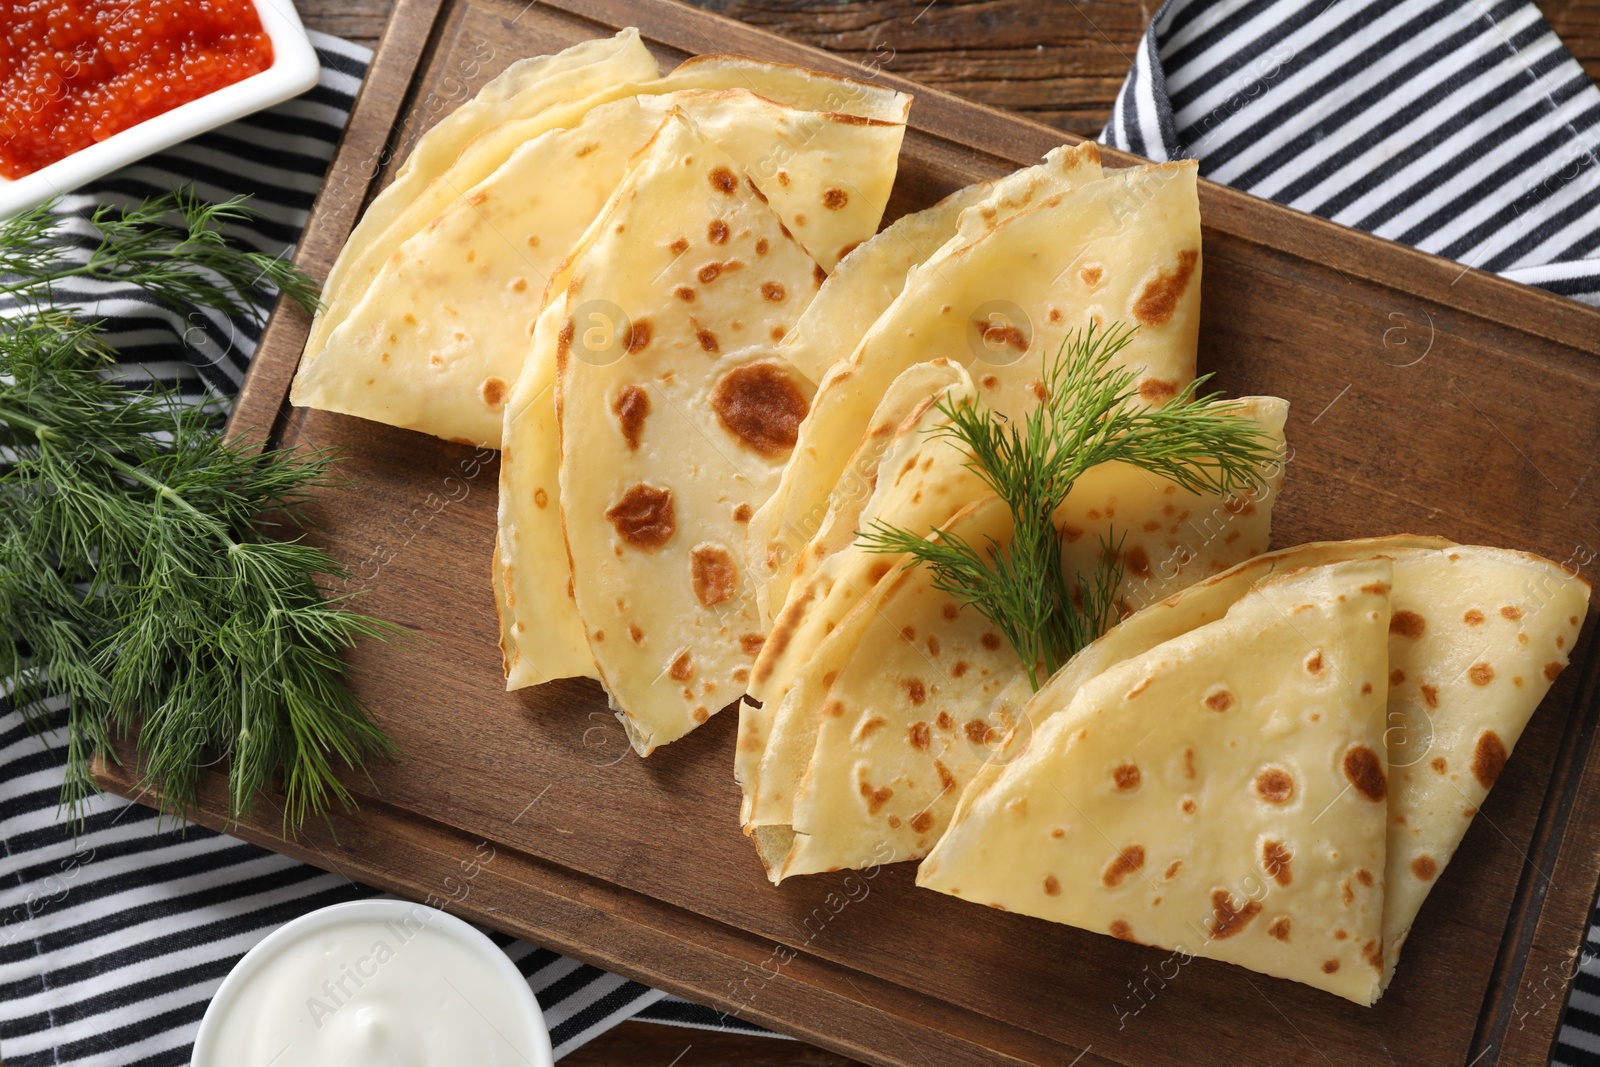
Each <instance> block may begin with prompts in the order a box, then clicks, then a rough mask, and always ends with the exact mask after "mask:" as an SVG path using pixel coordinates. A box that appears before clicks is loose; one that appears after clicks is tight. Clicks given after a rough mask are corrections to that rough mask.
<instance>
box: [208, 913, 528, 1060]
mask: <svg viewBox="0 0 1600 1067" xmlns="http://www.w3.org/2000/svg"><path fill="white" fill-rule="evenodd" d="M417 909H421V910H423V911H425V912H427V913H428V919H427V921H428V925H429V926H430V927H432V928H434V929H437V930H439V931H440V932H442V933H444V934H445V935H447V936H449V937H453V938H454V939H455V940H456V941H457V943H459V944H460V945H461V946H462V947H464V948H466V949H468V950H469V951H471V952H474V953H476V954H477V955H478V956H479V957H480V958H481V959H483V961H484V962H485V964H486V965H488V966H489V967H490V969H492V970H494V971H496V972H498V973H499V975H500V977H501V978H502V979H504V980H505V981H506V982H508V983H509V984H510V985H511V987H512V988H513V989H514V990H520V993H514V994H513V995H514V997H515V999H517V1000H519V1001H521V1004H522V1008H523V1010H524V1011H525V1013H526V1015H527V1022H528V1024H529V1026H530V1028H531V1030H532V1035H531V1036H532V1037H533V1039H534V1046H533V1049H532V1054H533V1059H532V1060H531V1061H530V1067H554V1063H555V1059H554V1057H553V1056H552V1054H551V1051H550V1030H549V1027H548V1026H546V1025H545V1021H544V1012H543V1011H541V1010H540V1008H539V1001H538V999H537V998H536V997H534V995H533V989H532V987H531V986H529V985H528V980H527V979H526V978H524V977H523V976H522V972H521V971H519V970H517V967H516V964H514V963H512V962H511V957H509V956H507V955H506V954H505V953H504V952H502V951H501V950H500V947H499V946H498V945H496V944H495V943H494V942H493V941H491V940H489V938H488V937H487V936H485V935H484V934H483V933H481V932H480V931H479V930H478V929H477V928H475V927H474V926H472V924H470V923H468V922H466V921H464V920H463V919H460V918H458V917H457V916H454V915H451V914H450V913H449V912H447V911H443V910H441V909H439V908H435V907H431V906H429V905H427V904H418V903H416V902H415V901H411V900H402V899H399V898H397V897H372V898H369V899H367V900H347V901H344V902H343V903H340V904H330V905H328V906H327V907H325V908H318V909H317V910H316V911H310V912H307V913H306V914H304V915H301V916H299V917H297V918H294V919H290V920H289V921H288V922H286V923H284V924H283V925H282V926H280V927H278V928H277V929H276V930H274V931H272V933H270V934H268V935H267V936H266V937H264V938H262V939H261V940H260V941H259V942H257V943H256V945H255V946H254V947H253V948H251V949H250V951H248V952H246V953H245V954H244V955H243V956H242V957H240V959H239V962H238V963H236V964H234V965H233V969H232V970H231V971H229V972H228V975H227V977H226V978H224V979H223V980H222V985H221V986H219V987H218V988H217V992H216V993H215V995H213V996H212V998H211V1003H209V1004H207V1005H206V1012H205V1015H204V1017H202V1018H201V1020H200V1032H199V1033H198V1034H196V1035H195V1040H194V1050H193V1052H192V1053H191V1054H190V1058H189V1062H190V1064H191V1065H192V1067H210V1065H211V1064H214V1063H216V1062H217V1061H216V1051H215V1050H214V1049H213V1048H212V1047H211V1043H212V1042H214V1041H215V1040H216V1035H217V1028H218V1027H220V1026H221V1023H220V1022H219V1021H218V1020H220V1018H221V1013H222V1012H224V1011H226V1010H227V1006H228V1004H229V1003H231V1002H232V999H233V998H236V997H237V996H238V995H239V990H240V989H241V988H242V987H243V986H244V984H245V982H246V981H248V980H249V979H250V977H251V976H252V975H254V974H255V973H256V972H257V971H258V970H260V969H261V968H262V967H264V966H265V965H266V961H267V960H268V959H269V957H271V956H272V955H273V954H275V953H276V952H277V951H278V949H280V948H281V947H283V946H284V945H286V944H289V943H290V942H292V941H295V940H297V939H299V938H301V937H303V936H305V935H307V934H310V933H314V932H316V931H318V930H322V929H326V928H327V927H330V926H337V925H339V924H341V923H344V922H347V921H350V920H361V919H380V920H394V919H399V918H403V917H405V916H408V915H412V914H413V913H414V912H415V911H416V910H417ZM219 1004H220V1005H222V1007H220V1008H219V1007H218V1005H219Z"/></svg>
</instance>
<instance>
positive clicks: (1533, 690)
mask: <svg viewBox="0 0 1600 1067" xmlns="http://www.w3.org/2000/svg"><path fill="white" fill-rule="evenodd" d="M1379 570H1381V571H1383V572H1384V573H1383V574H1381V575H1380V574H1378V573H1377V572H1378V571H1379ZM1588 597H1589V588H1588V585H1587V583H1586V582H1584V581H1583V580H1582V579H1581V578H1579V577H1576V576H1575V575H1572V574H1569V573H1568V572H1567V571H1565V570H1564V569H1563V568H1561V567H1560V566H1558V565H1556V564H1554V563H1551V562H1550V561H1548V560H1545V559H1541V558H1539V557H1537V556H1532V555H1529V554H1525V553H1520V552H1512V551H1507V550H1502V549H1494V548H1482V547H1472V546H1461V545H1455V544H1452V543H1450V542H1448V541H1444V540H1442V539H1438V538H1424V537H1414V536H1397V537H1390V538H1376V539H1370V540H1364V541H1353V542H1329V543H1315V544H1309V545H1302V546H1299V547H1297V548H1292V549H1286V550H1283V551H1280V552H1275V553H1271V554H1268V555H1265V556H1262V557H1259V558H1258V559H1255V560H1251V561H1250V562H1248V563H1245V564H1243V565H1241V566H1239V567H1237V568H1235V569H1233V570H1231V571H1229V572H1227V573H1224V574H1222V575H1218V576H1217V577H1215V578H1212V579H1209V580H1207V581H1204V582H1201V583H1199V584H1197V585H1195V586H1192V587H1190V588H1189V589H1186V590H1184V591H1183V592H1181V593H1179V594H1177V595H1175V596H1173V597H1171V598H1169V599H1167V600H1166V601H1163V602H1162V603H1160V604H1157V605H1153V606H1152V607H1150V608H1147V609H1145V610H1144V611H1142V612H1139V613H1138V614H1135V615H1134V616H1132V617H1131V618H1129V619H1127V620H1125V621H1124V622H1123V623H1122V624H1120V625H1119V626H1117V627H1115V628H1113V629H1112V630H1110V631H1109V632H1108V633H1107V634H1106V635H1105V636H1104V637H1102V638H1101V639H1100V640H1099V641H1097V642H1095V643H1094V644H1092V645H1090V646H1089V647H1088V648H1087V649H1085V650H1084V651H1083V652H1082V653H1080V654H1079V656H1078V657H1076V658H1075V659H1074V660H1073V661H1072V662H1071V663H1069V664H1068V665H1067V666H1066V667H1065V668H1063V669H1062V670H1061V671H1060V672H1058V673H1057V674H1056V676H1055V677H1054V678H1052V679H1051V681H1050V682H1049V683H1048V684H1047V685H1046V686H1044V687H1043V688H1042V689H1040V691H1039V692H1038V693H1037V694H1035V695H1034V696H1033V697H1032V698H1031V699H1027V701H1026V704H1025V706H1024V707H1023V710H1022V712H1021V714H1020V716H1019V719H1018V725H1017V728H1016V729H1014V730H1013V731H1012V732H1011V734H1010V736H1009V737H1008V739H1007V741H1006V743H1005V744H1003V745H1002V746H1000V748H999V751H998V752H997V753H996V755H995V756H994V758H992V759H990V760H989V761H988V762H987V763H986V764H985V765H984V766H983V767H982V768H981V769H980V770H979V771H978V772H977V773H976V776H975V777H974V779H973V781H972V783H971V784H970V785H969V786H968V787H967V790H966V792H965V793H964V794H963V795H962V797H961V799H960V802H959V803H958V805H957V807H956V811H955V813H954V815H953V817H952V819H951V821H950V829H949V831H948V832H947V833H946V835H945V837H944V838H943V839H942V840H940V841H939V842H938V844H937V845H936V846H935V847H934V848H933V850H932V852H931V853H930V854H929V856H928V858H927V859H926V860H925V861H924V862H923V864H922V866H921V868H920V870H919V873H918V882H919V884H922V885H925V886H927V887H930V888H934V889H938V890H940V891H942V892H948V893H951V894H953V895H958V896H961V897H963V898H965V899H969V900H974V901H976V902H979V903H986V904H992V905H995V906H999V907H1004V908H1006V909H1008V910H1014V911H1021V912H1024V913H1026V914H1030V915H1036V916H1040V917H1042V918H1047V919H1052V920H1055V921H1060V922H1065V923H1069V924H1071V925H1075V926H1081V927H1083V928H1085V929H1088V930H1093V931H1096V932H1099V933H1108V934H1111V935H1112V936H1117V937H1122V938H1125V939H1129V940H1137V941H1140V942H1143V943H1147V944H1153V945H1158V946H1161V947H1164V948H1170V949H1174V950H1176V951H1180V952H1183V953H1185V954H1186V955H1194V956H1205V957H1209V958H1215V959H1222V960H1227V961H1229V962H1233V963H1238V964H1241V965H1243V966H1247V967H1250V968H1252V969H1254V970H1258V971H1262V972H1263V973H1267V974H1272V975H1277V976H1280V977H1285V978H1291V979H1294V980H1297V981H1301V982H1305V983H1307V984H1310V985H1314V986H1317V987H1318V988H1322V989H1326V990H1328V991H1330V992H1333V993H1336V994H1338V995H1340V996H1343V997H1346V998H1347V999H1350V1000H1354V1001H1356V1002H1357V1003H1362V1004H1370V1003H1372V1002H1374V1001H1375V1000H1376V999H1377V998H1378V996H1379V995H1381V993H1382V991H1383V989H1384V988H1385V987H1386V986H1387V985H1388V983H1389V981H1390V979H1392V977H1393V975H1394V971H1395V967H1396V964H1397V962H1398V959H1399V954H1400V950H1401V947H1402V946H1403V945H1404V943H1405V939H1406V936H1407V934H1408V933H1409V931H1410V929H1411V926H1412V923H1413V921H1414V920H1415V918H1416V915H1417V912H1418V909H1419V908H1420V907H1421V905H1422V902H1423V900H1424V899H1425V898H1426V896H1427V894H1428V892H1429V890H1430V889H1431V888H1432V886H1433V884H1434V883H1435V882H1436V880H1437V879H1438V877H1439V875H1440V873H1441V872H1442V871H1443V870H1444V868H1445V865H1446V864H1447V863H1449V861H1450V858H1451V856H1452V855H1453V854H1454V852H1455V849H1456V847H1457V845H1458V844H1459V843H1460V841H1461V838H1462V835H1463V834H1464V833H1465V832H1466V828H1467V826H1468V825H1470V823H1471V820H1472V818H1473V816H1474V815H1475V814H1476V813H1477V810H1478V807H1479V806H1480V805H1481V803H1482V802H1483V799H1484V797H1485V796H1486V795H1487V793H1488V791H1489V789H1490V787H1491V786H1492V785H1493V784H1494V782H1495V780H1496V778H1497V777H1498V776H1499V774H1500V772H1501V770H1502V769H1503V768H1504V767H1505V764H1506V760H1507V758H1508V756H1509V754H1510V752H1511V751H1512V749H1513V748H1514V746H1515V744H1516V741H1517V739H1518V737H1520V735H1521V733H1522V730H1523V728H1524V727H1525V725H1526V724H1527V721H1528V719H1529V717H1530V716H1531V715H1532V713H1533V711H1534V710H1535V709H1536V708H1537V707H1538V704H1539V702H1540V700H1541V699H1542V698H1543V697H1544V694H1545V693H1546V692H1547V691H1548V689H1549V687H1550V685H1551V684H1552V682H1553V681H1554V680H1555V679H1556V677H1557V676H1559V674H1560V672H1561V670H1562V668H1563V667H1564V666H1565V664H1566V662H1567V655H1568V652H1569V650H1570V649H1571V648H1572V646H1573V643H1574V641H1575V640H1576V637H1577V634H1578V630H1579V628H1580V626H1581V624H1582V620H1583V617H1584V614H1585V612H1586V611H1587V604H1588ZM1330 598H1331V599H1330ZM1380 600H1382V601H1386V602H1387V603H1386V605H1384V606H1380V605H1379V604H1378V601H1380ZM1363 611H1365V612H1367V613H1368V615H1369V616H1370V615H1373V614H1376V615H1380V616H1382V617H1383V618H1384V619H1385V620H1386V622H1385V624H1384V625H1383V626H1382V627H1381V628H1376V629H1375V628H1373V627H1370V626H1367V625H1365V623H1363V622H1362V620H1361V619H1360V618H1355V617H1352V619H1351V621H1352V624H1351V625H1348V626H1334V627H1333V628H1331V629H1330V628H1329V624H1330V622H1332V621H1335V620H1337V619H1340V618H1343V617H1346V616H1351V613H1352V612H1354V613H1355V615H1357V616H1359V615H1360V613H1361V612H1363ZM1368 621H1372V620H1370V619H1369V620H1368ZM1208 672H1209V673H1208ZM1207 677H1210V678H1211V681H1209V682H1206V681H1205V679H1206V678H1207ZM1185 680H1186V681H1185ZM1369 687H1370V688H1369ZM1224 694H1225V696H1224ZM1024 698H1025V690H1023V689H1022V688H1021V687H1019V686H1017V685H1016V684H1015V683H1014V684H1013V686H1012V688H1011V691H1010V692H1008V693H1006V694H1003V695H1002V697H1001V698H1000V699H1001V702H1002V703H1005V702H1006V701H1016V700H1020V699H1024ZM1152 698H1153V699H1152ZM1372 701H1377V702H1378V705H1379V712H1378V717H1377V719H1376V720H1374V718H1373V712H1372V709H1371V707H1370V706H1369V705H1370V704H1371V702H1372ZM1374 730H1376V731H1377V733H1376V734H1374V732H1373V731H1374ZM1355 746H1362V747H1364V748H1365V749H1366V750H1367V751H1369V752H1370V755H1366V754H1359V749H1358V748H1357V747H1355ZM1352 753H1358V754H1357V755H1356V756H1354V757H1352ZM1341 775H1342V776H1343V782H1342V783H1341V781H1340V776H1341ZM1335 787H1337V788H1338V789H1339V790H1340V793H1339V796H1338V797H1336V798H1333V797H1332V795H1331V794H1330V793H1329V790H1330V789H1333V788H1335ZM1355 799H1361V800H1364V801H1366V803H1365V805H1362V804H1354V805H1353V806H1352V801H1353V800H1355ZM1374 814H1376V816H1377V818H1376V819H1373V818H1371V816H1372V815H1374ZM1089 827H1095V828H1098V829H1096V830H1092V831H1090V832H1089V833H1088V834H1087V835H1086V834H1085V832H1084V831H1085V830H1086V829H1087V828H1089ZM1101 833H1103V834H1104V835H1105V836H1104V837H1103V838H1102V837H1101ZM1107 841H1109V842H1110V844H1109V845H1108V844H1106V842H1107ZM1102 861H1103V864H1104V865H1103V866H1099V867H1097V866H1096V865H1097V864H1100V863H1102Z"/></svg>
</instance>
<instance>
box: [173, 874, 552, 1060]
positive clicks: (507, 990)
mask: <svg viewBox="0 0 1600 1067" xmlns="http://www.w3.org/2000/svg"><path fill="white" fill-rule="evenodd" d="M551 1062H552V1061H551V1056H550V1039H549V1035H548V1033H547V1032H546V1030H545V1025H544V1017H543V1015H542V1014H541V1013H540V1011H539V1005H538V1002H537V1001H535V1000H534V998H533V993H532V992H531V991H530V990H529V988H528V983H527V981H526V980H525V979H524V978H523V977H522V976H521V975H520V974H519V973H517V969H516V968H515V967H514V966H512V964H511V961H510V960H509V959H507V958H506V955H505V953H503V952H501V951H500V950H499V949H498V948H496V947H495V945H494V943H493V942H492V941H490V940H489V939H488V938H487V937H485V936H483V935H482V934H480V933H479V932H478V931H477V930H474V929H473V928H472V927H471V926H469V925H467V924H466V923H464V922H462V921H461V920H460V919H457V918H456V917H455V916H453V915H447V914H445V913H444V912H441V911H439V910H438V909H436V908H429V907H425V906H423V905H421V904H411V903H408V902H406V901H402V900H364V901H357V902H354V903H350V904H336V905H334V906H333V907H331V908H324V909H322V910H321V911H316V912H312V913H311V914H310V915H305V916H302V917H301V918H299V919H296V920H295V921H293V922H291V923H289V924H288V925H286V926H284V927H283V928H282V929H279V930H277V931H275V932H274V933H272V934H270V935H268V937H267V938H266V939H265V940H263V941H262V942H261V943H260V944H258V945H257V946H256V947H255V948H253V949H251V950H250V951H249V952H248V953H246V954H245V956H244V958H243V959H241V960H240V961H239V963H238V965H237V966H236V967H235V968H234V969H233V972H232V973H231V974H229V975H228V977H227V979H226V980H225V981H224V982H223V983H222V987H221V988H220V989H219V990H218V991H217V995H216V996H215V997H214V998H213V999H212V1002H211V1006H210V1007H209V1008H208V1009H207V1011H206V1015H205V1019H204V1021H203V1022H202V1023H201V1024H200V1034H199V1037H198V1039H197V1040H196V1041H195V1047H194V1058H193V1060H192V1065H193V1067H456V1065H461V1067H550V1064H551Z"/></svg>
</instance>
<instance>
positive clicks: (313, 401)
mask: <svg viewBox="0 0 1600 1067" xmlns="http://www.w3.org/2000/svg"><path fill="white" fill-rule="evenodd" d="M673 109H678V110H680V111H682V112H683V114H684V115H686V116H688V117H689V118H690V119H691V121H694V122H695V123H696V124H697V125H698V126H699V127H700V129H701V130H702V132H703V133H704V134H705V135H706V136H708V137H710V138H712V139H713V140H715V141H716V142H717V143H718V144H719V145H721V146H722V148H723V149H724V150H725V151H727V152H729V153H730V154H731V155H733V157H734V158H735V159H738V160H740V161H741V162H742V163H744V164H745V166H746V167H747V169H749V170H750V172H751V173H753V174H762V171H763V170H767V171H770V173H767V174H763V175H762V176H761V177H759V178H757V179H755V180H756V181H757V185H758V187H759V188H760V189H761V191H762V193H763V195H765V196H766V197H767V198H768V200H769V202H770V203H771V204H772V207H773V209H774V210H775V211H776V212H777V213H778V215H779V216H780V218H782V219H783V221H784V222H785V224H786V225H788V226H789V228H790V230H791V231H792V232H793V233H795V234H797V235H810V236H812V237H815V238H816V239H818V241H819V242H820V243H821V245H822V246H824V247H828V248H838V247H840V246H842V245H846V244H853V243H856V242H859V241H861V240H863V239H865V238H866V237H869V236H871V234H872V233H873V232H874V231H875V230H876V229H877V226H878V221H879V219H880V218H881V217H882V214H883V207H884V205H885V204H886V203H887V202H888V197H889V188H890V186H891V185H892V183H893V179H894V173H895V166H896V160H897V157H898V154H899V148H900V140H901V137H902V135H903V134H904V131H905V127H904V126H903V125H901V124H899V123H893V122H886V121H879V120H873V119H858V118H857V117H855V116H847V115H842V114H839V113H834V112H815V111H802V110H798V109H795V108H789V107H784V106H782V105H780V104H775V103H773V102H771V101H769V100H765V99H763V98H762V97H759V96H757V95H755V94H754V93H751V92H749V91H748V90H745V89H725V90H684V91H679V92H673V93H660V94H649V95H640V96H629V97H624V98H623V99H620V100H616V101H613V102H611V103H606V104H602V105H600V106H598V107H595V108H593V109H592V110H590V111H589V112H588V113H587V114H585V115H584V116H583V118H582V120H581V121H579V122H578V123H576V124H575V125H573V126H570V127H567V128H560V129H553V130H550V131H548V132H546V133H543V134H541V135H539V136H538V137H535V138H533V139H532V140H530V141H527V142H525V143H523V144H522V145H520V146H519V147H518V148H517V149H516V150H515V151H514V152H512V153H511V155H510V157H509V158H508V159H506V160H505V162H504V163H502V164H501V165H500V166H499V167H498V168H497V169H496V170H495V171H494V172H493V173H492V174H490V175H489V176H488V177H487V178H485V179H484V180H483V181H481V182H479V183H478V184H477V185H476V186H474V187H472V188H470V189H468V190H465V191H464V192H463V195H461V196H460V197H458V198H457V199H455V200H454V201H453V202H452V203H451V204H449V206H447V207H446V208H445V209H444V210H443V211H441V212H440V213H439V214H438V215H437V216H435V217H434V218H433V220H432V221H431V222H429V223H428V224H427V225H426V226H425V227H424V228H423V229H422V230H420V231H419V232H417V233H415V234H414V235H412V236H411V237H410V238H408V239H407V240H405V241H404V242H403V243H402V244H401V245H400V246H399V247H398V248H396V249H395V250H394V252H393V253H392V254H391V255H390V256H389V258H388V259H387V260H386V261H385V262H384V264H383V266H382V268H381V269H380V270H379V271H378V273H377V274H376V275H375V276H374V277H373V279H372V281H371V283H370V284H369V285H368V287H367V290H366V292H365V294H364V295H363V296H362V298H361V300H360V301H359V302H358V303H357V304H356V305H355V307H354V308H352V309H350V310H349V312H348V314H347V315H346V316H345V318H344V320H343V321H342V322H340V323H339V324H338V326H337V327H336V328H335V329H334V330H333V332H332V333H331V334H330V336H329V339H328V342H327V347H326V349H325V350H324V351H323V352H322V354H321V355H319V356H316V357H315V358H308V359H306V360H305V361H304V362H303V363H302V366H301V369H300V372H299V374H298V375H297V376H296V379H295V393H294V400H295V402H296V403H300V404H307V405H310V406H314V407H320V408H324V409H328V410H336V411H342V412H344V413H346V414H351V415H358V416H361V417H364V418H370V419H374V420H376V421H379V422H384V423H387V424H389V425H392V426H400V427H404V428H408V429H415V430H420V431H422V432H425V433H431V434H434V435H436V436H439V437H443V438H446V439H448V440H454V441H459V442H463V443H468V444H473V445H479V446H486V447H494V448H498V447H500V445H501V443H502V439H503V424H504V412H503V407H504V404H505V402H506V398H507V394H508V393H509V391H510V389H511V385H512V383H514V382H515V381H516V379H517V375H518V374H519V373H520V371H521V369H522V364H523V361H524V357H525V355H526V353H527V351H528V345H529V337H530V334H531V332H532V327H533V324H534V321H535V319H536V317H537V315H538V313H539V311H540V310H541V309H542V307H543V306H544V300H543V299H542V298H543V297H544V294H545V293H546V290H547V288H548V287H549V284H550V280H551V277H552V276H553V275H554V274H556V273H557V271H558V267H559V265H560V264H561V262H562V260H563V259H564V258H565V257H566V256H567V255H568V253H569V252H570V251H571V249H572V247H573V245H574V243H576V242H577V240H578V239H579V238H580V237H581V236H582V234H583V232H584V230H585V229H586V228H587V227H588V225H589V223H590V222H592V221H593V220H594V218H595V216H596V215H598V214H599V213H600V210H601V209H602V208H603V207H604V206H605V203H606V200H607V198H608V197H609V196H610V195H611V192H612V190H613V189H615V188H616V186H617V182H618V181H620V180H621V178H622V174H623V172H624V171H625V170H626V169H627V166H628V161H629V159H630V158H631V157H632V156H633V154H634V153H635V152H637V151H638V150H639V148H640V147H642V146H643V145H644V144H645V143H646V142H648V141H649V139H650V138H651V136H652V135H653V134H654V133H655V131H656V130H657V129H658V128H659V127H660V125H661V122H662V120H663V119H664V118H665V117H666V115H667V113H668V112H669V111H671V110H673ZM774 160H781V166H777V165H775V164H773V163H772V161H774ZM422 308H427V309H431V310H429V311H428V312H419V309H422ZM551 444H552V445H553V441H552V442H551Z"/></svg>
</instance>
